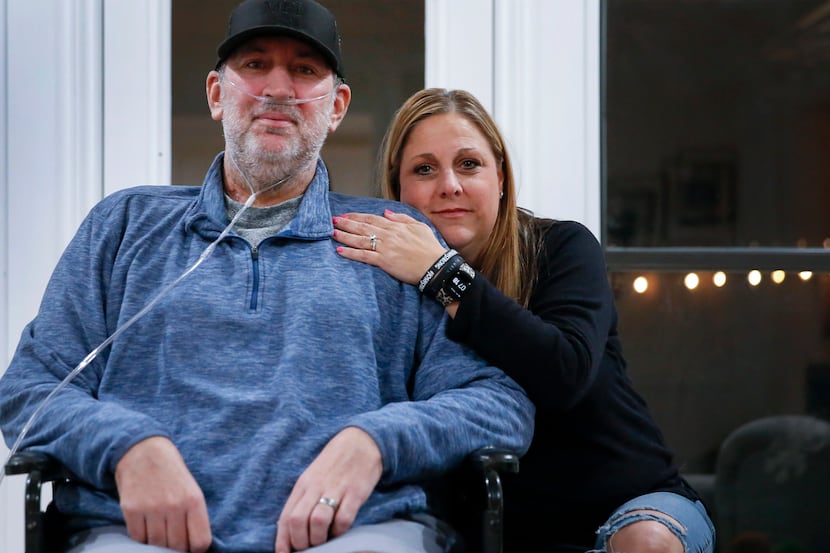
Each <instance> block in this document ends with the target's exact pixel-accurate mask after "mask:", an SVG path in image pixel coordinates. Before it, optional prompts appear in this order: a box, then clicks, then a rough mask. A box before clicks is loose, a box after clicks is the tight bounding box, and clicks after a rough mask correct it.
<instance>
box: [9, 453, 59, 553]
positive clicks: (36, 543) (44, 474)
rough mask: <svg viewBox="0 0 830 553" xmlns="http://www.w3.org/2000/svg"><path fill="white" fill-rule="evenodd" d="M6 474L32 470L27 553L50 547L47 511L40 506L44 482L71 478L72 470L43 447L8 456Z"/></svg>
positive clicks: (28, 484)
mask: <svg viewBox="0 0 830 553" xmlns="http://www.w3.org/2000/svg"><path fill="white" fill-rule="evenodd" d="M5 471H6V474H7V475H9V476H11V475H14V474H28V477H27V478H26V496H25V507H24V508H25V511H26V515H25V516H26V530H25V533H26V553H32V552H42V551H46V549H47V539H48V538H49V537H50V536H47V535H46V531H45V525H46V513H44V512H43V511H42V510H41V508H40V497H41V488H42V486H43V484H44V483H46V482H52V481H57V480H68V479H69V478H71V477H72V473H71V472H69V470H68V469H67V468H66V467H64V466H63V465H62V464H61V463H60V462H59V461H58V460H57V459H55V458H54V457H52V456H50V455H48V454H46V453H41V452H39V451H18V452H17V453H15V454H14V455H12V457H11V458H10V459H9V460H8V462H7V463H6V466H5Z"/></svg>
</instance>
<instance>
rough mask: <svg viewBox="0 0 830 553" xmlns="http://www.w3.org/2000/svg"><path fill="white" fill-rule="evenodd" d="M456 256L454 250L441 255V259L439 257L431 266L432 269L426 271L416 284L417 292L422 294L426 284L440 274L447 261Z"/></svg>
mask: <svg viewBox="0 0 830 553" xmlns="http://www.w3.org/2000/svg"><path fill="white" fill-rule="evenodd" d="M456 255H458V252H457V251H455V250H447V251H445V252H444V253H443V254H441V257H439V258H438V259H437V260H436V261H435V263H433V264H432V267H430V268H429V269H428V270H427V272H426V273H424V276H422V277H421V280H420V281H419V282H418V291H419V292H423V291H424V288H426V286H427V284H429V283H430V281H431V280H432V279H434V278H435V276H436V275H437V274H438V273H440V272H441V269H442V268H443V267H444V265H446V263H447V261H449V260H450V259H452V258H453V257H455V256H456Z"/></svg>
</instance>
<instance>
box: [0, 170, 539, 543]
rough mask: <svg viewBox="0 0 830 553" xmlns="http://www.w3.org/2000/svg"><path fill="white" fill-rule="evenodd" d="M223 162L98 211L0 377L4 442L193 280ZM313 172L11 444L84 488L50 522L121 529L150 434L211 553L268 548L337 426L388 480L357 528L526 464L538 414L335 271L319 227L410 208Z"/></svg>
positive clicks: (380, 293) (370, 276)
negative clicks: (190, 503) (249, 238)
mask: <svg viewBox="0 0 830 553" xmlns="http://www.w3.org/2000/svg"><path fill="white" fill-rule="evenodd" d="M222 159H223V158H222V155H221V154H220V155H219V156H217V158H216V159H215V160H214V162H213V164H212V165H211V167H210V169H209V171H208V173H207V176H206V178H205V182H204V184H203V186H201V187H171V186H145V187H137V188H133V189H130V190H126V191H122V192H117V193H115V194H113V195H111V196H109V197H107V198H105V199H104V200H103V201H101V202H100V203H99V204H98V205H97V206H95V207H94V208H93V209H92V211H91V212H90V214H89V215H88V216H87V218H86V219H85V220H84V222H83V223H82V225H81V227H80V229H79V230H78V232H77V234H76V236H75V237H74V238H73V240H72V241H71V243H70V244H69V246H68V247H67V249H66V251H65V252H64V254H63V256H62V258H61V260H60V262H59V263H58V265H57V268H56V269H55V272H54V274H53V276H52V278H51V280H50V282H49V285H48V288H47V290H46V293H45V295H44V298H43V302H42V305H41V307H40V310H39V312H38V314H37V316H36V318H35V319H34V320H33V321H32V322H31V323H29V325H28V326H27V327H26V328H25V330H24V332H23V336H22V339H21V341H20V344H19V346H18V349H17V351H16V353H15V356H14V358H13V360H12V362H11V365H10V366H9V368H8V370H7V372H6V374H5V375H4V376H3V378H2V379H0V429H2V432H3V436H4V437H5V439H6V442H7V443H8V444H11V443H12V442H13V441H14V439H15V438H16V436H18V434H19V432H20V431H21V429H22V427H23V425H24V423H25V422H26V420H27V419H28V417H29V416H30V415H31V414H32V412H33V411H34V409H35V408H36V407H37V406H38V405H39V403H40V402H41V401H42V400H43V398H44V397H45V396H46V395H47V394H48V393H49V392H50V391H51V390H52V389H53V388H54V387H55V386H56V385H57V384H58V382H60V380H61V379H63V378H64V377H65V376H66V375H67V374H68V373H69V372H70V371H71V370H72V369H73V368H74V367H75V366H76V365H77V364H78V363H79V362H80V361H81V360H82V359H83V358H84V357H85V356H86V355H87V354H88V353H89V352H90V351H92V350H93V349H94V348H95V347H96V346H98V345H99V344H100V343H101V342H103V341H104V339H105V338H106V337H107V336H109V335H110V334H112V333H113V332H114V331H115V330H116V328H118V327H119V325H121V324H123V323H124V322H125V321H127V320H128V319H129V318H130V317H131V316H132V315H134V314H135V313H136V312H137V311H139V310H140V309H141V308H142V307H143V306H144V305H145V304H147V302H149V301H150V300H151V299H152V298H153V297H154V296H155V295H156V294H157V293H158V292H159V291H160V290H161V289H162V288H163V287H164V286H165V285H166V284H168V283H170V282H172V281H173V280H175V279H176V278H178V277H179V275H181V274H182V273H183V272H184V271H185V270H186V269H187V268H188V267H190V266H191V265H192V264H193V263H194V262H195V261H196V260H197V259H198V257H199V255H200V254H201V253H202V252H203V251H204V249H205V248H206V247H207V245H208V244H209V243H210V242H211V241H213V240H214V239H215V238H216V237H217V236H218V235H219V233H220V232H221V231H222V229H223V228H224V227H225V225H226V219H227V218H226V215H225V207H224V202H223V181H222ZM328 187H329V182H328V174H327V172H326V169H325V166H324V165H323V163H322V161H318V166H317V172H316V175H315V177H314V180H313V181H312V183H311V184H310V186H309V188H308V190H307V192H306V194H305V196H304V198H303V200H302V203H301V204H300V208H299V211H298V213H297V215H296V216H295V218H294V219H293V220H292V221H291V222H290V223H289V224H288V225H287V226H286V227H285V228H284V229H283V230H281V231H280V232H279V233H278V234H277V235H275V236H273V237H271V238H269V239H267V240H265V241H263V242H262V244H261V245H260V247H259V251H258V258H257V259H256V260H255V259H254V257H253V256H252V251H251V247H250V246H249V245H248V244H247V242H245V241H244V240H242V239H240V238H239V237H238V236H235V235H234V234H233V233H231V234H230V235H229V236H228V237H226V238H225V239H224V240H222V242H221V243H219V244H218V246H217V248H216V249H215V251H214V252H213V253H212V254H211V255H210V257H208V258H207V259H206V260H205V261H204V263H203V264H202V265H201V266H200V267H199V268H198V269H196V270H195V271H194V272H193V273H191V274H190V275H189V276H188V277H187V278H186V279H184V280H183V281H182V282H181V283H179V285H178V286H176V287H175V288H173V290H172V291H171V292H170V293H169V294H168V295H167V296H165V297H164V298H163V299H162V300H161V301H160V302H159V303H158V304H157V305H156V306H155V307H153V309H151V310H150V311H149V313H148V314H147V315H146V316H145V317H143V318H142V319H140V320H139V321H138V322H137V323H136V324H134V325H133V326H132V327H130V328H129V329H128V330H127V331H126V332H125V333H123V334H122V335H121V336H120V337H119V338H118V339H117V340H116V341H115V342H114V343H113V344H112V346H111V347H109V348H107V349H106V350H104V351H103V352H102V353H101V354H100V355H99V356H98V358H97V359H95V361H94V362H92V363H91V364H90V365H89V366H88V367H87V368H86V369H85V370H84V371H83V372H82V373H81V374H80V375H79V376H78V377H77V378H76V379H75V380H74V381H73V382H72V383H71V384H70V385H69V386H68V387H67V388H66V389H65V390H64V391H63V392H61V393H60V394H59V395H57V396H56V397H55V398H54V400H53V401H52V402H50V404H49V405H48V406H47V407H46V409H45V410H44V411H43V415H42V416H41V417H40V418H39V419H38V421H37V422H36V424H34V425H33V426H32V429H31V431H30V433H29V434H28V437H27V438H26V440H25V442H24V444H23V446H24V447H26V448H31V449H36V450H41V451H45V452H48V453H50V454H52V455H54V456H55V457H57V458H59V459H60V460H61V461H63V462H64V463H65V464H66V465H67V466H68V467H69V468H70V469H71V470H72V471H73V472H74V473H75V474H77V475H78V476H79V478H80V479H81V480H82V481H83V482H85V483H87V485H76V486H71V487H66V488H62V489H61V491H60V492H59V493H58V494H57V496H56V502H57V504H58V506H59V508H60V509H61V510H62V511H64V512H67V513H71V514H74V515H77V516H79V517H80V519H81V520H85V521H87V522H88V524H89V525H94V524H99V523H102V522H106V521H115V522H118V523H121V522H123V518H122V515H121V511H120V508H119V505H118V500H117V497H116V490H115V483H114V477H113V472H114V469H115V466H116V464H117V463H118V461H119V460H120V459H121V457H122V456H123V455H124V454H125V453H126V451H127V450H128V449H129V448H130V447H132V446H133V445H135V444H136V443H138V442H139V441H141V440H144V439H145V438H148V437H151V436H167V437H169V438H170V439H171V440H172V441H173V442H174V443H175V444H176V446H177V447H178V448H179V450H180V451H181V453H182V455H183V456H184V459H185V461H186V462H187V465H188V467H189V468H190V470H191V472H192V473H193V475H194V477H195V478H196V480H197V481H198V483H199V485H200V486H201V488H202V490H203V492H204V494H205V498H206V500H207V505H208V513H209V516H210V520H211V527H212V531H213V536H214V544H213V548H212V551H215V552H220V553H222V552H233V553H243V552H262V553H265V552H271V551H273V547H274V536H275V531H276V521H277V519H278V518H279V515H280V511H281V509H282V506H283V503H284V502H285V500H286V499H287V497H288V495H289V493H290V491H291V489H292V487H293V485H294V482H295V481H296V479H297V477H298V476H299V475H300V474H301V472H302V471H303V470H304V469H305V467H306V466H307V465H308V464H309V463H310V462H311V461H312V460H313V459H314V458H315V457H316V455H317V454H318V453H319V452H320V450H321V449H322V447H323V446H324V445H325V444H326V442H327V441H328V440H329V439H331V438H332V437H333V436H334V435H335V434H336V433H337V432H339V431H340V430H342V429H343V428H345V427H347V426H357V427H359V428H362V429H363V430H365V431H366V432H368V433H369V434H370V435H371V436H372V437H373V438H374V439H375V441H376V442H377V444H378V446H379V447H380V450H381V453H382V459H383V475H382V478H381V482H380V484H379V486H378V488H377V489H376V490H375V492H374V493H373V494H372V495H371V496H370V497H369V499H368V500H367V501H366V503H365V504H364V506H363V508H362V509H361V510H360V512H359V514H358V517H357V521H356V524H366V523H373V522H378V521H383V520H386V519H389V518H391V517H393V516H395V515H398V514H404V513H407V512H418V511H424V510H426V509H427V498H426V492H425V491H424V489H423V488H422V487H421V486H419V484H418V482H419V481H421V480H423V479H425V478H428V477H431V476H434V475H436V473H439V472H441V471H443V470H445V469H447V468H449V467H451V466H452V465H455V464H456V463H458V462H459V461H460V460H461V459H462V458H463V457H464V456H465V455H467V454H468V453H469V452H471V451H472V450H474V449H476V448H478V447H482V446H485V445H488V444H494V445H497V446H502V447H508V448H512V449H514V450H519V451H525V450H526V449H527V447H528V445H529V443H530V439H531V434H532V428H533V407H532V405H531V404H530V402H529V401H528V399H527V397H526V396H525V394H524V393H523V391H522V390H521V388H519V387H518V386H517V385H516V384H515V383H514V382H513V381H512V380H510V379H509V378H507V377H506V376H505V375H504V374H503V373H502V372H501V371H500V370H498V369H496V368H494V367H492V366H488V365H487V364H485V363H484V362H483V361H482V360H481V359H480V358H478V357H477V356H476V355H474V354H473V353H471V352H470V351H469V350H467V349H464V347H463V346H460V345H459V344H457V343H455V342H453V341H451V340H449V339H448V338H447V337H446V334H445V319H444V311H443V309H441V307H440V306H439V305H438V304H437V303H436V302H434V301H432V300H429V299H422V296H421V295H420V294H419V293H418V291H417V289H416V288H415V287H412V286H409V285H406V284H401V283H400V282H398V281H396V280H395V279H393V278H391V277H389V276H388V275H387V274H386V273H384V272H383V271H381V270H379V269H376V268H374V267H371V266H369V265H365V264H362V263H355V262H353V261H350V260H347V259H345V258H343V257H341V256H339V255H338V254H337V253H336V251H335V248H336V243H334V242H333V241H332V240H331V235H332V231H333V227H332V221H331V217H332V215H338V214H342V213H347V212H352V211H355V212H357V211H361V212H372V213H377V214H381V213H383V210H384V209H386V208H389V209H392V210H395V211H404V212H407V213H410V214H412V215H413V216H418V217H419V218H421V219H422V220H423V218H422V217H420V216H419V215H418V214H417V213H416V212H414V210H411V209H408V208H406V206H404V205H403V204H398V203H395V202H388V201H383V200H379V199H375V198H357V197H351V196H346V195H342V194H336V193H330V192H329V190H328Z"/></svg>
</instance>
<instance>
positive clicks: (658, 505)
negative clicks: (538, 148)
mask: <svg viewBox="0 0 830 553" xmlns="http://www.w3.org/2000/svg"><path fill="white" fill-rule="evenodd" d="M380 173H381V186H382V189H383V193H384V195H385V196H387V197H388V198H391V199H395V200H400V201H402V202H404V203H406V204H409V205H411V206H413V207H415V208H417V209H418V210H419V211H420V212H421V213H422V214H423V215H425V216H426V218H427V219H429V221H430V222H431V223H432V225H434V227H435V228H436V229H437V230H438V231H439V232H440V234H441V236H442V237H443V239H444V240H445V242H446V246H445V245H444V243H442V242H441V241H440V240H439V239H438V238H437V237H436V236H435V233H434V231H433V229H432V228H430V226H428V225H427V224H425V223H423V222H420V221H418V220H417V219H415V218H413V217H410V216H408V215H405V214H403V213H393V212H386V214H385V216H383V217H380V216H376V215H369V214H361V213H347V214H342V215H340V216H337V217H335V218H334V219H335V231H334V239H335V240H337V241H338V242H340V243H341V245H340V246H339V247H338V251H339V253H340V254H341V255H342V256H344V257H346V258H348V259H352V260H355V261H360V262H363V263H369V264H371V265H374V266H377V267H379V268H381V269H383V270H384V271H386V272H387V273H389V274H390V275H391V276H393V277H395V278H397V279H399V280H401V281H403V282H406V283H409V284H412V285H415V286H418V287H419V289H420V290H421V292H422V293H423V294H424V295H426V296H428V297H429V298H432V299H434V300H435V301H437V302H438V303H440V304H441V305H442V306H443V307H444V308H445V309H446V311H447V313H448V315H449V319H448V321H447V335H448V336H449V337H450V338H451V339H453V340H455V341H457V342H460V343H463V344H466V345H467V346H469V347H470V348H472V349H473V350H474V351H476V352H477V353H478V354H479V355H480V356H482V357H483V358H484V359H486V360H487V361H489V362H490V363H491V364H493V365H495V366H498V367H500V368H501V369H502V370H504V371H505V372H506V373H507V374H508V375H509V376H511V377H512V378H513V379H514V380H515V381H516V382H518V383H519V384H520V385H522V386H523V387H524V389H525V390H526V391H527V393H528V396H529V397H530V399H531V400H532V401H533V402H534V403H535V404H536V409H537V411H536V434H535V436H534V439H533V444H532V445H531V448H530V450H529V451H528V453H527V454H526V455H525V457H524V458H523V459H522V470H521V472H520V474H519V475H518V476H517V478H516V479H515V480H513V481H511V482H510V486H509V487H508V489H507V490H506V491H505V502H506V513H507V523H506V530H505V550H506V551H509V552H514V551H525V550H536V548H537V547H538V546H539V545H540V544H545V547H544V550H545V551H586V550H589V549H591V548H592V547H593V548H596V549H597V550H599V551H609V552H611V551H616V552H629V553H649V552H658V551H659V552H660V553H679V552H709V553H710V552H711V551H712V550H713V547H714V528H713V526H712V522H711V520H710V518H709V516H708V514H707V513H706V509H705V507H704V506H703V504H702V503H701V502H700V499H699V496H698V494H697V493H696V492H695V491H694V490H693V489H692V488H691V487H690V486H689V484H688V483H687V482H686V481H685V480H684V479H683V478H682V477H681V476H680V474H679V472H678V470H677V468H676V466H675V465H674V464H673V462H672V453H671V451H670V450H669V449H668V447H667V446H666V444H665V442H664V440H663V436H662V434H661V432H660V430H659V428H658V427H657V425H656V423H655V421H654V420H653V418H652V417H651V415H650V414H649V412H648V409H647V406H646V404H645V401H644V400H643V399H642V398H641V397H640V395H639V394H638V393H637V392H636V391H635V390H634V389H633V387H632V384H631V381H630V380H629V377H628V375H627V373H626V363H625V360H624V358H623V355H622V346H621V343H620V339H619V336H618V333H617V314H616V307H615V305H614V298H613V294H612V291H611V289H610V286H609V283H608V277H607V272H606V266H605V260H604V256H603V251H602V248H601V246H600V245H599V243H598V242H597V240H596V238H595V237H594V236H593V234H591V232H590V231H589V230H588V229H586V228H585V227H584V226H583V225H581V224H579V223H576V222H573V221H553V220H549V219H542V218H539V217H536V216H534V215H533V214H532V213H531V212H529V211H527V210H524V209H522V208H519V207H518V206H517V204H516V183H515V180H514V178H513V170H512V166H511V163H510V156H509V154H508V151H507V148H506V146H505V142H504V139H503V137H502V135H501V133H500V131H499V129H498V127H497V125H496V124H495V122H494V121H493V119H492V117H491V116H490V115H489V114H488V113H487V111H486V110H485V109H484V107H483V106H482V105H481V104H480V102H479V101H478V100H477V99H476V98H475V97H474V96H472V95H471V94H469V93H468V92H465V91H462V90H444V89H437V88H431V89H426V90H422V91H419V92H417V93H415V94H414V95H413V96H411V97H410V98H409V99H408V100H407V101H406V102H405V103H404V104H403V105H402V106H401V108H400V109H399V110H398V111H397V113H396V114H395V117H394V119H393V120H392V122H391V124H390V126H389V129H388V130H387V133H386V136H385V138H384V142H383V151H382V159H381V167H380ZM447 246H449V248H447Z"/></svg>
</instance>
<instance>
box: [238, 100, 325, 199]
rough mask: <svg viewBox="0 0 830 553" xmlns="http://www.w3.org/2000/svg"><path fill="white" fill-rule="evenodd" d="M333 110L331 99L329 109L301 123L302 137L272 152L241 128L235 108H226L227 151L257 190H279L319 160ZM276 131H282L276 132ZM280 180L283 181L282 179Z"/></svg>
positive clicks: (239, 118) (243, 175)
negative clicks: (294, 176)
mask: <svg viewBox="0 0 830 553" xmlns="http://www.w3.org/2000/svg"><path fill="white" fill-rule="evenodd" d="M226 106H227V104H226ZM282 109H285V108H282ZM333 110H334V103H333V102H332V104H331V105H330V106H329V109H327V110H325V111H322V112H319V113H318V114H317V115H316V116H315V117H313V118H312V119H311V120H309V121H306V122H305V124H303V123H302V122H301V123H300V128H299V131H300V134H299V139H298V140H294V141H292V142H291V143H290V144H287V145H286V147H285V149H283V150H282V151H278V152H273V151H268V150H264V149H262V148H261V147H260V146H259V144H258V143H257V138H256V137H255V136H254V135H253V134H252V133H250V132H246V131H242V130H240V126H241V125H239V121H240V120H241V117H239V114H238V113H237V112H236V111H235V110H228V109H227V107H226V110H225V116H224V117H223V118H222V128H223V129H224V132H225V142H226V146H225V148H226V150H227V154H229V155H230V156H232V158H233V161H235V162H236V165H237V168H238V169H239V171H240V172H242V178H243V179H244V180H245V181H246V182H247V183H248V185H249V186H250V187H252V188H253V191H254V193H258V192H262V191H263V190H278V189H279V188H280V187H282V186H283V185H284V183H285V182H288V181H290V180H291V179H290V178H291V177H292V176H293V175H296V174H297V173H299V172H300V171H301V170H302V169H304V168H306V167H307V166H308V165H309V164H311V163H314V162H315V161H316V160H317V157H318V156H319V155H320V150H321V149H322V148H323V143H324V142H325V141H326V137H327V136H328V125H329V121H330V120H331V113H332V111H333ZM291 115H292V116H295V117H294V119H295V120H297V119H299V116H297V114H296V112H293V113H292V114H291ZM300 121H302V120H300ZM248 130H250V128H249V129H248ZM269 132H270V131H269ZM273 134H280V132H279V131H274V132H273ZM281 180H282V181H284V182H280V181H281ZM277 183H279V184H277ZM304 184H305V183H304Z"/></svg>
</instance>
